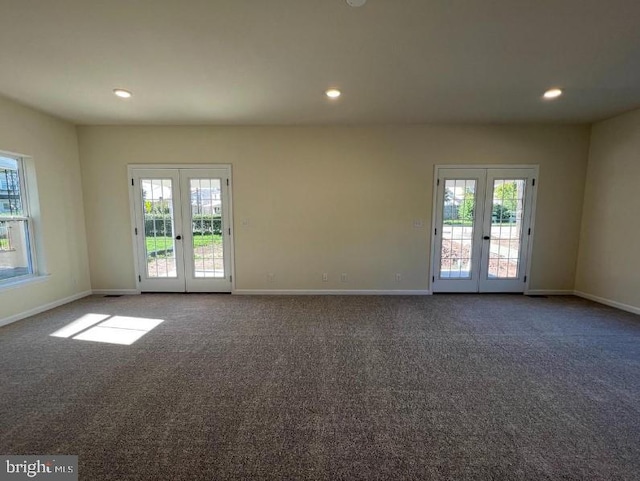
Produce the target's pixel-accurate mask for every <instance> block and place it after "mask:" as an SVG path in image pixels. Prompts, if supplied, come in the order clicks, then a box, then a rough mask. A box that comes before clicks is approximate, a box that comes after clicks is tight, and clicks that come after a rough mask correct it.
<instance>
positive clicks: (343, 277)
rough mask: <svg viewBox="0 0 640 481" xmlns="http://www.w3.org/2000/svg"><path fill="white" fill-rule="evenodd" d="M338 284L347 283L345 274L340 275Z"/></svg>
mask: <svg viewBox="0 0 640 481" xmlns="http://www.w3.org/2000/svg"><path fill="white" fill-rule="evenodd" d="M340 282H347V273H346V272H343V273H342V274H340Z"/></svg>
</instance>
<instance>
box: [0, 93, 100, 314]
mask: <svg viewBox="0 0 640 481" xmlns="http://www.w3.org/2000/svg"><path fill="white" fill-rule="evenodd" d="M0 150H2V151H5V152H13V153H19V154H22V155H26V156H29V157H30V158H31V159H30V160H29V162H28V163H27V174H28V176H29V181H30V187H35V188H37V195H38V197H39V209H38V208H36V207H37V206H33V208H32V214H33V217H34V223H35V226H34V227H35V232H36V238H37V239H38V241H39V242H38V243H37V254H38V260H39V261H40V262H39V263H40V265H41V266H42V268H43V271H44V272H45V273H48V274H50V275H51V276H50V278H49V279H48V280H46V281H45V282H41V283H36V284H30V285H28V286H23V287H15V288H11V289H0V322H1V321H2V320H3V319H7V318H10V317H11V316H14V315H17V314H19V313H22V312H27V311H30V310H32V309H37V308H38V307H40V306H44V305H47V304H50V303H54V302H56V301H59V300H61V299H66V298H68V297H71V296H74V295H76V294H78V293H81V292H85V291H87V290H89V289H90V285H89V270H88V259H87V245H86V236H85V225H84V211H83V201H82V188H81V183H80V163H79V159H78V141H77V136H76V129H75V127H74V126H73V125H71V124H69V123H67V122H64V121H62V120H58V119H55V118H53V117H51V116H49V115H46V114H43V113H40V112H37V111H35V110H32V109H30V108H28V107H25V106H22V105H19V104H17V103H15V102H12V101H10V100H8V99H6V98H2V97H0Z"/></svg>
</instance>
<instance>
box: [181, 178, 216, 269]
mask: <svg viewBox="0 0 640 481" xmlns="http://www.w3.org/2000/svg"><path fill="white" fill-rule="evenodd" d="M189 195H190V205H191V207H190V214H191V215H190V221H191V226H192V233H193V236H192V239H193V240H192V247H193V249H192V252H193V256H192V259H191V263H192V266H193V276H194V278H207V277H209V278H224V277H225V269H224V242H223V229H224V222H223V209H222V208H223V206H222V179H220V178H190V179H189Z"/></svg>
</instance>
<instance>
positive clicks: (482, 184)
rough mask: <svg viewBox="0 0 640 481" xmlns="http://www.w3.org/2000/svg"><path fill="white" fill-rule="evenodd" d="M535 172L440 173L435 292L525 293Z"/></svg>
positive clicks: (466, 170) (474, 170) (455, 170)
mask: <svg viewBox="0 0 640 481" xmlns="http://www.w3.org/2000/svg"><path fill="white" fill-rule="evenodd" d="M535 178H536V169H535V168H533V167H527V168H464V169H463V168H438V169H437V171H436V200H435V202H436V204H435V205H436V213H435V226H434V231H433V246H434V255H433V262H432V266H433V273H432V290H433V292H524V290H525V287H526V281H527V266H528V264H527V261H528V253H529V242H530V239H531V221H532V211H533V202H534V186H535Z"/></svg>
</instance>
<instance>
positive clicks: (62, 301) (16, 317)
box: [0, 291, 91, 326]
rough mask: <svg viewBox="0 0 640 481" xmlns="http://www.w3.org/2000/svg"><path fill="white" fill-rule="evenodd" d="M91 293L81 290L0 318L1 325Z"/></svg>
mask: <svg viewBox="0 0 640 481" xmlns="http://www.w3.org/2000/svg"><path fill="white" fill-rule="evenodd" d="M90 295H91V291H84V292H79V293H78V294H74V295H73V296H69V297H65V298H64V299H58V300H57V301H53V302H49V303H48V304H44V305H42V306H38V307H34V308H33V309H29V310H28V311H24V312H20V313H18V314H14V315H13V316H9V317H5V318H4V319H0V326H6V325H7V324H11V323H12V322H16V321H20V320H22V319H25V318H27V317H30V316H35V315H36V314H40V313H41V312H44V311H48V310H49V309H53V308H56V307H60V306H62V305H63V304H68V303H70V302H73V301H77V300H78V299H82V298H83V297H87V296H90Z"/></svg>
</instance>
